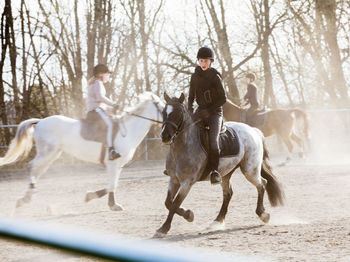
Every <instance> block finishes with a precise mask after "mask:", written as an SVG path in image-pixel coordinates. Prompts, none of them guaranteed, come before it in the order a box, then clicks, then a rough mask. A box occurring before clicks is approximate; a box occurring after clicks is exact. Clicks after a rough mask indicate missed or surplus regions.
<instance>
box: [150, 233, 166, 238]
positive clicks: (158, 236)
mask: <svg viewBox="0 0 350 262" xmlns="http://www.w3.org/2000/svg"><path fill="white" fill-rule="evenodd" d="M165 236H166V234H165V233H162V232H159V231H156V233H155V234H154V235H153V238H164V237H165Z"/></svg>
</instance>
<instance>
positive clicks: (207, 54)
mask: <svg viewBox="0 0 350 262" xmlns="http://www.w3.org/2000/svg"><path fill="white" fill-rule="evenodd" d="M197 59H210V60H211V61H214V52H213V50H212V49H211V48H209V47H207V46H203V47H201V48H199V50H198V52H197Z"/></svg>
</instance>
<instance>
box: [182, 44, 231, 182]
mask: <svg viewBox="0 0 350 262" xmlns="http://www.w3.org/2000/svg"><path fill="white" fill-rule="evenodd" d="M197 60H198V63H199V66H196V68H195V72H194V73H193V74H192V76H191V82H190V90H189V97H188V109H189V111H190V112H191V113H193V102H194V101H196V102H197V104H198V108H197V110H196V112H195V113H194V119H197V118H200V119H202V120H203V122H204V124H205V125H207V126H209V155H208V163H207V167H206V168H207V170H208V171H209V174H210V181H211V183H212V184H218V183H221V181H222V178H221V175H220V173H219V172H218V166H219V157H220V149H219V134H220V129H221V125H222V119H223V111H222V106H223V104H224V103H225V102H226V94H225V90H224V87H223V85H222V79H221V75H220V73H219V72H218V71H216V69H214V68H212V67H211V64H212V63H213V61H214V52H213V50H212V49H211V48H209V47H207V46H204V47H201V48H199V50H198V52H197Z"/></svg>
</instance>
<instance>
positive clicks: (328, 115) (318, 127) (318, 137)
mask: <svg viewBox="0 0 350 262" xmlns="http://www.w3.org/2000/svg"><path fill="white" fill-rule="evenodd" d="M308 116H309V126H310V135H311V142H312V150H313V152H314V153H322V152H324V151H327V150H328V151H330V150H331V151H336V152H347V151H348V148H350V109H348V108H345V109H321V110H308ZM281 124H283V123H281ZM302 125H303V122H302V121H300V123H298V125H297V127H296V132H297V133H298V134H299V136H303V135H302V132H301V131H302V130H303V126H302ZM17 126H18V125H0V129H3V128H11V129H12V130H11V134H12V135H13V136H14V134H15V130H16V127H17ZM0 132H1V130H0ZM267 144H268V147H269V150H270V152H271V153H283V152H287V148H286V146H285V145H284V144H283V142H282V140H281V139H280V138H279V137H278V136H271V137H268V138H267ZM7 147H8V145H6V144H5V141H4V140H3V137H2V139H0V152H1V155H3V154H4V153H5V151H6V149H7ZM294 149H295V151H296V152H297V151H298V150H299V149H298V147H297V145H296V144H294ZM167 151H168V146H167V145H164V144H162V143H161V140H160V138H157V137H146V138H145V139H144V140H143V142H142V143H141V144H140V146H139V147H138V149H137V150H136V153H135V156H134V159H133V161H136V160H161V159H165V157H166V153H167ZM66 160H67V157H65V156H63V160H61V161H66ZM68 161H69V163H71V162H72V158H68Z"/></svg>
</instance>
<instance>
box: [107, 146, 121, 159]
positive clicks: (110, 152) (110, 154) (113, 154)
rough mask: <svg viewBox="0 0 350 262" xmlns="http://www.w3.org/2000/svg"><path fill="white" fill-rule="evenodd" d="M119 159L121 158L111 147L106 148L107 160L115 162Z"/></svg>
mask: <svg viewBox="0 0 350 262" xmlns="http://www.w3.org/2000/svg"><path fill="white" fill-rule="evenodd" d="M119 157H121V155H120V154H119V153H118V152H116V151H115V149H114V147H113V146H111V147H109V148H108V159H109V160H115V159H117V158H119Z"/></svg>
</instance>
